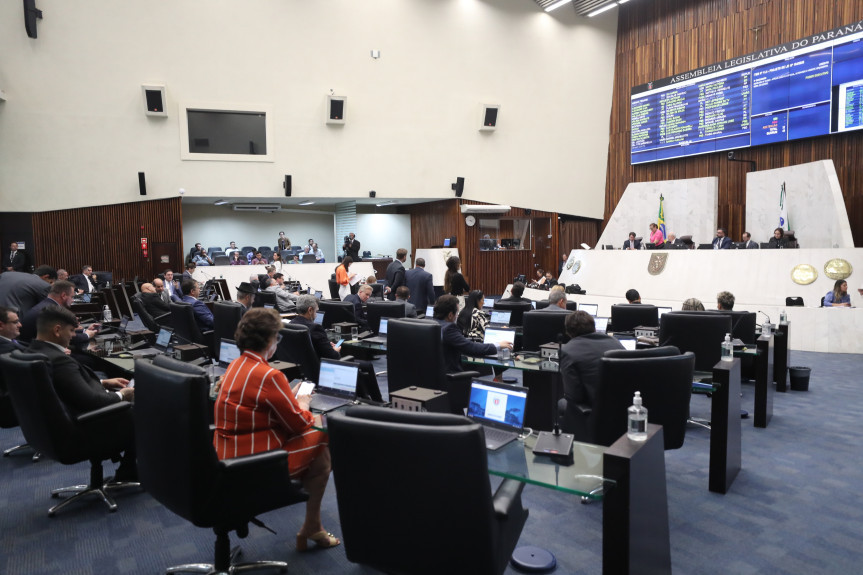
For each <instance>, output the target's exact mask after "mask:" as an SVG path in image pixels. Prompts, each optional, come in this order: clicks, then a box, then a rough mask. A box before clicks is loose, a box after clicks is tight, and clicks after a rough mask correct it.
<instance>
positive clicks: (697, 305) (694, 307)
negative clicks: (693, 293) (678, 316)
mask: <svg viewBox="0 0 863 575" xmlns="http://www.w3.org/2000/svg"><path fill="white" fill-rule="evenodd" d="M680 309H681V310H683V311H704V304H703V303H701V300H700V299H698V298H695V297H691V298H689V299H688V300H686V301H685V302H683V305H682V306H681V307H680Z"/></svg>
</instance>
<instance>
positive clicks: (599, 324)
mask: <svg viewBox="0 0 863 575" xmlns="http://www.w3.org/2000/svg"><path fill="white" fill-rule="evenodd" d="M608 319H609V318H607V317H595V318H593V323H594V325H595V326H596V333H605V332H606V331H607V330H608Z"/></svg>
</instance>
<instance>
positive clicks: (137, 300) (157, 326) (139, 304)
mask: <svg viewBox="0 0 863 575" xmlns="http://www.w3.org/2000/svg"><path fill="white" fill-rule="evenodd" d="M129 301H131V302H132V311H134V312H135V313H136V314H138V317H140V318H141V321H142V322H143V323H144V326H146V328H147V329H149V330H150V331H152V332H153V333H159V330H161V329H162V326H163V325H169V324H170V322H171V314H170V313H163V314H162V315H160V316H156V317H153V316H152V315H150V312H148V311H147V308H146V307H144V302H143V301H141V294H135V295H134V296H133V297H131V298H130V300H129Z"/></svg>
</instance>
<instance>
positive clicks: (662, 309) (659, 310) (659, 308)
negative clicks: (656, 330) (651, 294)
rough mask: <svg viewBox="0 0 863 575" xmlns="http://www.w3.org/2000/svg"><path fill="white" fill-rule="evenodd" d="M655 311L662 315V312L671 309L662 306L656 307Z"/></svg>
mask: <svg viewBox="0 0 863 575" xmlns="http://www.w3.org/2000/svg"><path fill="white" fill-rule="evenodd" d="M656 311H657V312H659V317H662V314H664V313H665V312H669V311H671V308H670V307H664V306H663V307H657V308H656Z"/></svg>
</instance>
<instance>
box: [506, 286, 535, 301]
mask: <svg viewBox="0 0 863 575" xmlns="http://www.w3.org/2000/svg"><path fill="white" fill-rule="evenodd" d="M523 293H524V284H523V283H521V282H515V283H514V284H512V289H510V290H509V297H505V298H501V299H500V301H512V302H522V303H530V302H531V300H529V299H527V298H526V297H522V294H523Z"/></svg>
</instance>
